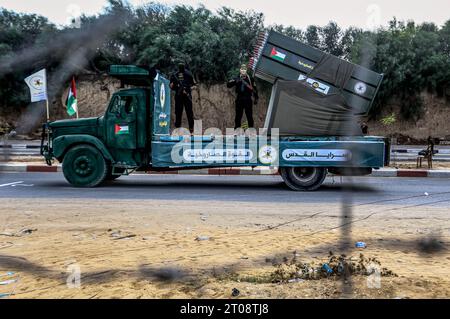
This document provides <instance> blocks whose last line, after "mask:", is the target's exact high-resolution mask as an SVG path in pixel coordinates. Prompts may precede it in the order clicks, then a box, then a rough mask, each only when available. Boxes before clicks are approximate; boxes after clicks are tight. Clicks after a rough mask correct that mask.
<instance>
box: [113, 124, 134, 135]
mask: <svg viewBox="0 0 450 319" xmlns="http://www.w3.org/2000/svg"><path fill="white" fill-rule="evenodd" d="M129 132H130V130H129V128H128V125H119V124H116V126H115V127H114V133H115V134H116V135H124V134H128V133H129Z"/></svg>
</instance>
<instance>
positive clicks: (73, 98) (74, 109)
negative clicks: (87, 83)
mask: <svg viewBox="0 0 450 319" xmlns="http://www.w3.org/2000/svg"><path fill="white" fill-rule="evenodd" d="M66 107H67V114H69V115H70V116H72V115H74V114H77V115H78V105H77V87H76V85H75V78H72V84H71V85H70V88H69V94H68V95H67V102H66Z"/></svg>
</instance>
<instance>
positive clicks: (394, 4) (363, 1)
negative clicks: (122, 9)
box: [0, 0, 450, 29]
mask: <svg viewBox="0 0 450 319" xmlns="http://www.w3.org/2000/svg"><path fill="white" fill-rule="evenodd" d="M129 2H130V3H131V4H133V5H140V4H143V3H146V2H149V1H148V0H129ZM158 2H161V3H166V4H169V5H174V4H185V5H192V6H198V5H199V4H200V3H202V4H203V5H205V7H207V8H208V9H211V10H216V9H217V8H220V7H222V6H227V7H231V8H234V9H237V10H255V11H258V12H262V13H264V15H265V17H266V20H265V22H266V25H270V24H275V23H276V24H284V25H293V26H295V27H298V28H302V29H304V28H305V27H306V26H308V25H311V24H315V25H325V24H327V23H328V22H329V21H330V20H333V21H335V22H337V23H338V25H339V26H341V27H343V28H346V27H348V26H351V25H352V26H357V27H361V28H364V29H374V28H376V27H378V26H380V25H387V22H388V21H389V20H391V18H392V17H393V16H395V17H397V19H398V20H409V19H412V20H414V21H415V22H417V23H422V22H434V23H436V24H437V25H442V24H443V23H444V22H445V21H447V20H449V19H450V1H449V0H427V1H416V0H341V1H336V0H321V1H304V0H303V1H302V0H278V1H276V0H271V1H270V0H203V1H199V0H169V1H164V0H162V1H158ZM106 3H107V2H106V0H57V1H55V0H0V7H4V8H7V9H9V10H14V11H18V12H26V13H37V14H40V15H43V16H46V17H48V18H49V20H50V21H52V22H54V23H56V24H58V25H64V24H67V23H69V21H70V20H72V17H76V16H79V15H80V14H81V13H84V14H87V15H91V14H95V13H98V12H100V11H101V10H102V8H104V6H105V5H106Z"/></svg>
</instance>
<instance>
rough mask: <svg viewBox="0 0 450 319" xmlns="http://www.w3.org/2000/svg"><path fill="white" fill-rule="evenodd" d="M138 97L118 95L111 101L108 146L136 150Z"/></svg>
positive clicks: (108, 119)
mask: <svg viewBox="0 0 450 319" xmlns="http://www.w3.org/2000/svg"><path fill="white" fill-rule="evenodd" d="M138 103H139V99H138V95H136V94H132V93H122V94H117V95H115V96H114V97H113V99H112V100H111V103H110V106H109V109H108V114H107V119H106V130H107V133H106V134H107V145H108V147H111V148H115V149H126V150H134V149H136V142H137V122H136V113H137V109H138Z"/></svg>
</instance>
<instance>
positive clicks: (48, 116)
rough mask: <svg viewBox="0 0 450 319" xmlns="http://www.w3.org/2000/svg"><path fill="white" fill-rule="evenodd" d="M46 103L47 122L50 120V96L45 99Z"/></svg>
mask: <svg viewBox="0 0 450 319" xmlns="http://www.w3.org/2000/svg"><path fill="white" fill-rule="evenodd" d="M45 105H46V107H47V122H50V112H49V109H48V98H47V99H46V100H45Z"/></svg>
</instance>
